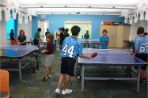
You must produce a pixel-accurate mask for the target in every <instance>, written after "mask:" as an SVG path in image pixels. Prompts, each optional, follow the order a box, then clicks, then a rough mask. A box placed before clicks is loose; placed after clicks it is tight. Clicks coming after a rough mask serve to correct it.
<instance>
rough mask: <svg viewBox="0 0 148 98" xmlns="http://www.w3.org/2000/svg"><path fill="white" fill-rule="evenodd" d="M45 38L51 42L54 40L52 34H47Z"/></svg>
mask: <svg viewBox="0 0 148 98" xmlns="http://www.w3.org/2000/svg"><path fill="white" fill-rule="evenodd" d="M47 38H49V39H50V40H51V41H53V39H54V36H53V34H51V33H50V34H47Z"/></svg>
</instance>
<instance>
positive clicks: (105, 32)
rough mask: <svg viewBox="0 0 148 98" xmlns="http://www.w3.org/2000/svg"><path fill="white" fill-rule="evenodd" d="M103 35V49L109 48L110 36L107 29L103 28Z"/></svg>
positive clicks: (101, 39)
mask: <svg viewBox="0 0 148 98" xmlns="http://www.w3.org/2000/svg"><path fill="white" fill-rule="evenodd" d="M102 33H103V36H101V37H100V44H101V49H107V48H108V44H109V37H107V30H103V32H102Z"/></svg>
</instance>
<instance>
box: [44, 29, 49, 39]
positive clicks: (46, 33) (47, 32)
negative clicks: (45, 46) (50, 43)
mask: <svg viewBox="0 0 148 98" xmlns="http://www.w3.org/2000/svg"><path fill="white" fill-rule="evenodd" d="M46 30H47V31H46V32H45V36H46V39H47V35H48V34H50V32H49V29H48V28H47V29H46Z"/></svg>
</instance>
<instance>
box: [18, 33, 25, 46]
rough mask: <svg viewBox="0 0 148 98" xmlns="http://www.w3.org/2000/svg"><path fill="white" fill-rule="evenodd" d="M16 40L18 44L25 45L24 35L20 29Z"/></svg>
mask: <svg viewBox="0 0 148 98" xmlns="http://www.w3.org/2000/svg"><path fill="white" fill-rule="evenodd" d="M18 41H19V43H20V45H26V35H25V32H24V30H20V35H19V36H18Z"/></svg>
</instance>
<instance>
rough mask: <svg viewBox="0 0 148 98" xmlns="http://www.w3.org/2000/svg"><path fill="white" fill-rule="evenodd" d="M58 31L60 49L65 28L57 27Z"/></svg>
mask: <svg viewBox="0 0 148 98" xmlns="http://www.w3.org/2000/svg"><path fill="white" fill-rule="evenodd" d="M59 32H60V40H59V48H60V49H61V48H62V43H63V41H64V39H65V35H64V33H65V29H64V28H63V27H62V28H59Z"/></svg>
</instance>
